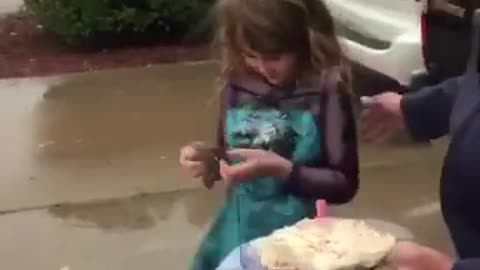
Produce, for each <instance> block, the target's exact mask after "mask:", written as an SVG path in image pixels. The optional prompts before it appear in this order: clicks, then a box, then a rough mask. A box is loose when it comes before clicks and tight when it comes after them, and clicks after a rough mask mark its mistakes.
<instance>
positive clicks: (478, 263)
mask: <svg viewBox="0 0 480 270" xmlns="http://www.w3.org/2000/svg"><path fill="white" fill-rule="evenodd" d="M478 269H480V259H464V260H460V261H457V262H456V263H455V264H454V265H453V269H452V270H478Z"/></svg>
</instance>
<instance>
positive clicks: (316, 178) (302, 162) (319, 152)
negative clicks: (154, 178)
mask: <svg viewBox="0 0 480 270" xmlns="http://www.w3.org/2000/svg"><path fill="white" fill-rule="evenodd" d="M217 7H218V14H219V15H220V16H219V22H220V28H219V37H220V39H219V40H220V41H221V47H222V49H223V50H222V51H223V57H222V61H223V64H224V67H223V68H224V69H223V79H224V82H225V83H224V86H223V87H222V97H223V98H222V101H223V102H222V103H223V104H222V113H221V119H220V125H219V127H220V128H219V143H218V144H219V145H218V146H219V148H220V149H226V155H227V156H228V160H230V161H235V162H233V163H231V162H230V164H227V163H226V162H225V161H222V162H221V164H220V170H219V172H217V175H218V177H217V178H218V179H220V178H221V179H223V180H224V181H227V182H228V183H231V184H232V185H233V188H232V189H231V192H230V194H229V196H228V197H227V200H226V202H225V205H224V206H223V208H222V209H221V210H220V212H219V214H218V216H217V218H216V219H215V221H214V222H213V225H212V227H211V229H210V231H209V232H208V234H207V235H206V237H205V239H204V240H203V242H202V244H201V246H200V250H199V251H198V253H197V255H196V257H195V259H194V263H193V266H192V268H191V269H198V270H212V269H215V268H216V267H217V266H218V264H219V263H220V261H221V260H222V259H223V258H224V257H225V256H226V255H228V253H229V252H230V251H231V250H233V249H234V248H235V247H237V246H239V245H240V244H242V243H245V242H248V241H249V240H252V239H254V238H257V237H261V236H264V235H268V234H270V233H271V232H272V231H273V230H275V229H278V228H281V227H283V226H286V225H291V224H293V223H295V222H297V221H299V220H301V219H303V218H305V217H312V216H313V215H314V202H315V200H316V199H318V198H323V199H325V200H327V201H328V202H330V203H346V202H348V201H350V200H351V199H352V198H353V196H354V195H355V193H356V191H357V188H358V157H357V142H356V134H355V124H354V117H353V113H352V103H351V99H350V95H349V89H348V86H349V76H348V72H346V71H345V70H346V69H344V68H343V66H344V64H345V59H344V56H343V55H342V52H341V49H340V46H339V43H338V41H337V39H336V35H335V31H334V26H333V21H332V17H331V16H330V14H329V12H328V10H327V9H326V7H325V5H324V4H323V3H322V2H321V1H319V0H262V1H259V0H220V1H219V3H218V6H217ZM195 146H199V144H194V145H188V146H185V147H184V148H183V149H182V150H181V157H180V162H181V165H182V166H183V168H184V169H185V170H186V171H187V172H189V173H190V174H191V175H192V176H194V177H198V178H204V180H205V178H210V179H211V176H212V174H211V172H209V171H208V170H207V167H209V168H211V166H209V165H208V162H207V161H206V160H204V159H202V155H201V153H200V152H201V151H199V150H198V147H195Z"/></svg>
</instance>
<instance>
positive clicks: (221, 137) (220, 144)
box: [217, 90, 226, 153]
mask: <svg viewBox="0 0 480 270" xmlns="http://www.w3.org/2000/svg"><path fill="white" fill-rule="evenodd" d="M225 91H226V90H224V91H222V93H221V94H220V101H219V105H220V109H219V110H218V124H217V148H218V150H220V151H221V152H222V153H224V152H225V126H224V121H225V120H224V119H225V111H226V108H225V106H226V100H225V98H226V94H225Z"/></svg>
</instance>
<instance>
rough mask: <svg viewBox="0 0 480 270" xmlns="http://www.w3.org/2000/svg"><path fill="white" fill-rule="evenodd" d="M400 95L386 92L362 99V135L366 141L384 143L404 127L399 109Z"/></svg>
mask: <svg viewBox="0 0 480 270" xmlns="http://www.w3.org/2000/svg"><path fill="white" fill-rule="evenodd" d="M401 100H402V95H400V94H397V93H394V92H386V93H382V94H379V95H376V96H372V97H367V98H364V99H363V100H362V103H364V104H363V105H364V107H365V111H364V113H363V115H362V137H363V138H364V140H366V141H367V142H373V143H384V142H385V141H387V140H388V139H390V138H391V137H392V136H393V135H394V134H395V133H396V132H397V131H398V130H400V129H402V128H404V127H405V124H404V117H403V114H402V109H401V105H400V103H401Z"/></svg>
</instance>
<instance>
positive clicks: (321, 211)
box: [315, 199, 327, 219]
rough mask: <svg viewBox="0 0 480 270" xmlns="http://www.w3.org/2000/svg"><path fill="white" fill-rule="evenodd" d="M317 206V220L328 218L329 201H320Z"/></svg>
mask: <svg viewBox="0 0 480 270" xmlns="http://www.w3.org/2000/svg"><path fill="white" fill-rule="evenodd" d="M315 205H316V207H317V219H319V218H324V217H327V201H325V200H322V199H319V200H317V202H316V203H315Z"/></svg>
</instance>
